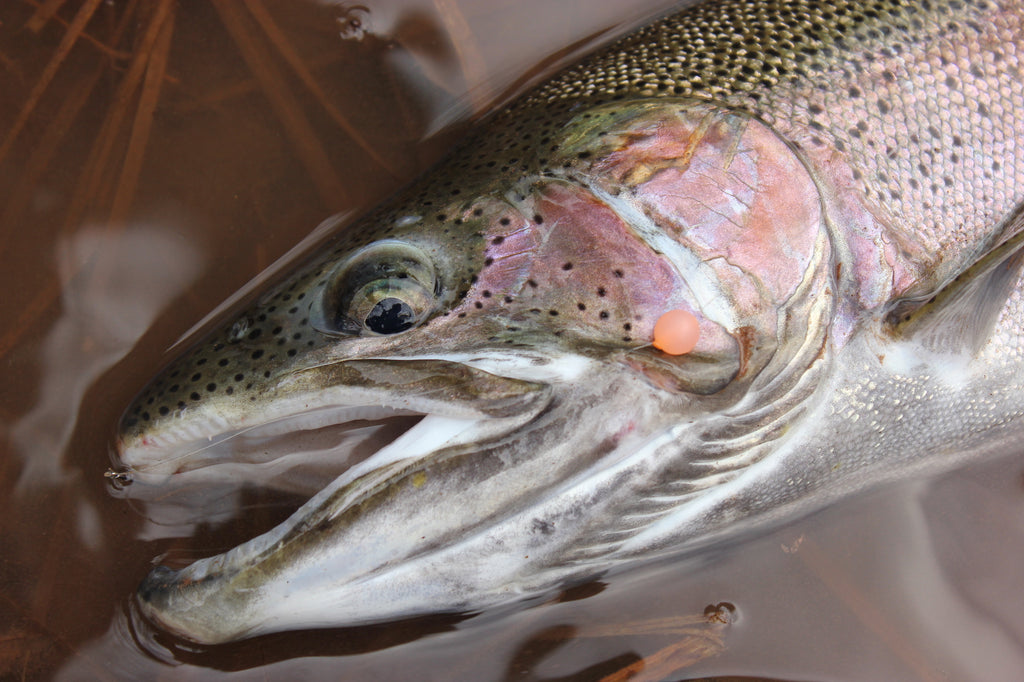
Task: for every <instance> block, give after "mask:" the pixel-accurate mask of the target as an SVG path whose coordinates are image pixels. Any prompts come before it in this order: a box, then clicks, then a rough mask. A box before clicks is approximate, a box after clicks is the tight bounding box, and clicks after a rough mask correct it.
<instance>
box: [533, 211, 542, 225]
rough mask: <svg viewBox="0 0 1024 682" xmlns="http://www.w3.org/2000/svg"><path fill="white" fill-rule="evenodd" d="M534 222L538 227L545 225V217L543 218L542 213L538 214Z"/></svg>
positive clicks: (534, 217)
mask: <svg viewBox="0 0 1024 682" xmlns="http://www.w3.org/2000/svg"><path fill="white" fill-rule="evenodd" d="M533 222H535V223H537V224H538V225H543V224H544V216H542V215H541V214H540V213H538V214H537V215H535V216H533Z"/></svg>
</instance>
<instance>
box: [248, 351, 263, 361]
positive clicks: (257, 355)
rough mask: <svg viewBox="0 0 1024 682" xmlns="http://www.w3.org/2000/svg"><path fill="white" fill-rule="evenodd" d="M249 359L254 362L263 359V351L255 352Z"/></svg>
mask: <svg viewBox="0 0 1024 682" xmlns="http://www.w3.org/2000/svg"><path fill="white" fill-rule="evenodd" d="M249 357H250V358H252V359H253V360H259V359H260V358H262V357H263V350H262V349H261V350H254V351H253V352H252V355H250V356H249Z"/></svg>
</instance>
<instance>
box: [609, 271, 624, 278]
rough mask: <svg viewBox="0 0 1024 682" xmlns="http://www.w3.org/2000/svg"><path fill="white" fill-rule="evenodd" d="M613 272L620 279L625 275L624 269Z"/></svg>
mask: <svg viewBox="0 0 1024 682" xmlns="http://www.w3.org/2000/svg"><path fill="white" fill-rule="evenodd" d="M612 273H613V274H614V275H615V276H616V277H618V278H619V279H622V278H623V277H624V276H625V275H624V273H623V272H622V270H612Z"/></svg>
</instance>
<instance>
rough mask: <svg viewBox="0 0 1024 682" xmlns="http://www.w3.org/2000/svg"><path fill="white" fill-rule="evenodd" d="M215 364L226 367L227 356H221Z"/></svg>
mask: <svg viewBox="0 0 1024 682" xmlns="http://www.w3.org/2000/svg"><path fill="white" fill-rule="evenodd" d="M217 364H218V365H220V366H221V367H227V366H228V359H227V358H223V359H221V360H218V361H217Z"/></svg>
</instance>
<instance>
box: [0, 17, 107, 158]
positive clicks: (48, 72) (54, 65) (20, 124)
mask: <svg viewBox="0 0 1024 682" xmlns="http://www.w3.org/2000/svg"><path fill="white" fill-rule="evenodd" d="M100 2H101V0H86V2H85V4H83V5H82V7H81V8H79V10H78V14H76V15H75V19H74V21H72V22H71V25H70V26H69V27H68V30H67V32H66V33H65V34H64V37H63V38H62V39H61V41H60V44H59V45H58V46H57V50H56V51H55V52H54V55H53V57H52V58H51V59H50V62H49V63H48V64H47V65H46V68H45V69H43V72H42V74H40V75H39V79H38V80H36V84H35V87H33V88H32V92H30V93H29V96H28V99H27V100H26V101H25V105H24V106H23V107H22V108H21V111H20V112H18V117H17V118H15V119H14V123H13V124H12V125H11V128H10V130H8V131H7V137H5V138H4V141H3V142H2V143H0V163H2V162H3V160H4V157H5V156H7V152H9V151H10V149H11V145H13V144H14V140H16V139H17V137H18V135H19V134H20V133H21V129H22V128H24V127H25V124H26V123H28V120H29V118H31V116H32V112H33V111H35V109H36V106H37V105H38V104H39V100H40V99H42V97H43V93H44V92H46V88H48V87H49V86H50V81H52V80H53V77H54V76H55V75H57V70H58V69H60V66H61V64H63V63H64V60H65V59H66V58H67V56H68V54H69V53H70V52H71V48H73V47H74V46H75V43H76V42H77V41H78V37H79V36H80V35H81V34H82V31H83V30H85V26H86V24H88V23H89V20H90V19H92V15H93V14H94V13H95V12H96V8H97V7H99V5H100Z"/></svg>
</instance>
